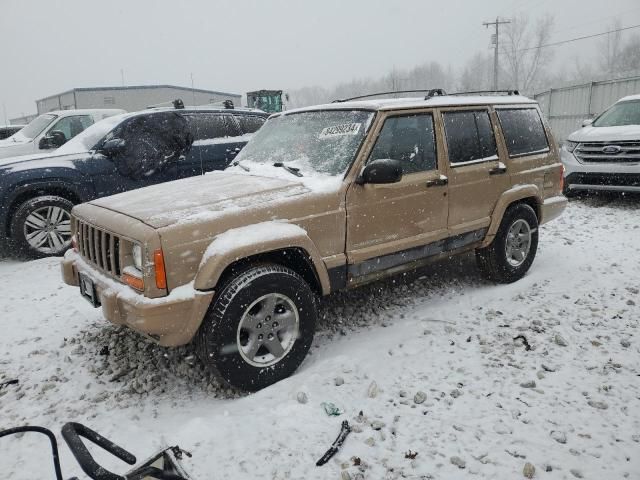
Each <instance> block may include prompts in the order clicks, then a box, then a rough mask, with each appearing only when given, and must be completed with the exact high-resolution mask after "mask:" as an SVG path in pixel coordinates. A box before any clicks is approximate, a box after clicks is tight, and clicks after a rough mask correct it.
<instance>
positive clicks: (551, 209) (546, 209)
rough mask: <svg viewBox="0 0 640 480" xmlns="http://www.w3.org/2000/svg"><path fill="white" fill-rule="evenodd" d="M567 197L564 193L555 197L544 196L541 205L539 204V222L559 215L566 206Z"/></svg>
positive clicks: (544, 221) (541, 222) (547, 220)
mask: <svg viewBox="0 0 640 480" xmlns="http://www.w3.org/2000/svg"><path fill="white" fill-rule="evenodd" d="M567 203H568V200H567V197H565V196H564V195H558V196H557V197H549V198H546V199H545V200H544V201H543V202H542V205H540V219H539V223H540V224H543V223H547V222H549V221H551V220H553V219H554V218H557V217H559V216H560V215H561V214H562V212H564V209H565V208H567Z"/></svg>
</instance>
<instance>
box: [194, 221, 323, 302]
mask: <svg viewBox="0 0 640 480" xmlns="http://www.w3.org/2000/svg"><path fill="white" fill-rule="evenodd" d="M292 248H297V249H300V250H302V251H303V252H304V253H305V254H307V255H308V257H309V260H310V261H311V264H312V266H313V269H314V270H315V274H316V277H317V279H318V282H319V284H320V288H321V291H322V294H323V295H327V294H328V293H329V292H330V290H331V288H330V284H329V274H328V272H327V268H326V266H325V264H324V261H323V260H322V256H321V255H320V252H319V251H318V249H317V247H316V246H315V244H314V243H313V241H312V240H311V239H310V238H309V236H308V235H307V232H306V231H305V230H304V229H303V228H301V227H299V226H298V225H295V224H291V223H284V222H274V221H270V222H262V223H258V224H253V225H248V226H246V227H239V228H233V229H230V230H227V231H226V232H224V233H222V234H220V235H218V236H216V237H215V238H214V239H213V241H212V242H211V243H210V244H209V247H207V249H206V251H205V253H204V255H203V256H202V260H201V262H200V267H199V268H198V273H197V274H196V277H195V280H194V287H195V289H196V290H213V289H215V288H216V286H217V285H218V281H219V280H220V277H221V276H222V273H223V272H224V271H225V269H226V268H227V267H229V266H230V265H231V264H233V263H234V262H236V261H238V260H242V259H244V258H247V257H251V256H254V255H259V254H265V253H270V252H275V251H278V250H283V249H292Z"/></svg>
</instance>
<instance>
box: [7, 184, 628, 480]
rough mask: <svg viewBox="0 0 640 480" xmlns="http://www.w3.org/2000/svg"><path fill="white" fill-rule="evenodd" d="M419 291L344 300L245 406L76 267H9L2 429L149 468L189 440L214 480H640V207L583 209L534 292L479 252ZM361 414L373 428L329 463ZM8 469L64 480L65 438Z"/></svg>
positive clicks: (13, 447) (437, 273)
mask: <svg viewBox="0 0 640 480" xmlns="http://www.w3.org/2000/svg"><path fill="white" fill-rule="evenodd" d="M412 280H413V281H412V282H407V281H404V280H403V279H395V280H393V281H385V282H382V283H377V284H374V285H371V286H367V287H364V288H362V289H360V290H357V291H353V292H349V293H344V294H338V295H336V296H334V297H333V298H330V299H328V300H326V301H325V302H324V306H323V309H322V314H323V319H322V322H321V325H320V328H319V332H318V334H317V337H316V341H315V344H314V347H312V354H311V355H310V356H309V357H308V358H307V360H306V361H305V362H304V364H303V365H302V367H301V368H300V370H299V371H298V372H297V373H296V374H295V375H294V376H293V377H291V378H289V379H287V380H285V381H283V382H280V383H279V384H277V385H274V386H272V387H270V388H267V389H265V390H263V391H261V392H259V393H256V394H253V395H246V396H243V395H237V394H235V393H233V392H229V391H225V390H224V389H222V388H220V387H219V386H217V385H215V384H211V383H210V382H209V380H208V379H207V376H206V375H205V374H204V372H203V370H202V367H201V365H200V364H199V363H198V361H197V360H196V359H195V357H194V353H193V351H192V350H191V349H189V348H180V349H176V350H167V349H163V348H160V347H157V346H155V345H153V344H151V343H149V342H148V341H146V340H144V339H143V338H141V337H139V336H137V335H135V334H133V333H131V332H129V331H127V330H120V329H117V328H115V327H113V326H111V325H109V324H107V323H106V322H105V321H104V320H103V319H102V317H101V314H100V310H94V309H92V308H91V307H90V305H89V304H88V303H87V302H86V301H84V300H83V299H81V298H80V296H79V294H78V292H77V290H76V289H75V288H71V287H67V286H63V285H62V283H61V281H60V278H59V268H58V260H56V259H46V260H39V261H33V262H28V263H22V262H18V261H14V260H4V261H1V262H0V299H1V300H0V326H1V329H0V382H2V381H5V380H8V379H13V378H17V379H19V381H20V383H19V385H17V386H16V385H9V386H6V387H5V388H3V389H2V390H0V429H2V428H6V427H9V426H18V425H23V424H33V425H42V426H46V427H49V428H51V429H53V430H55V431H56V432H57V433H58V432H59V431H60V427H61V426H62V425H63V423H64V422H67V421H70V420H74V421H79V422H82V423H85V424H87V425H88V426H90V427H91V428H94V429H95V430H97V431H98V432H100V433H102V434H103V435H105V436H106V437H107V438H110V439H112V440H114V441H115V442H117V443H119V444H121V445H123V446H124V447H125V448H127V449H128V450H130V451H132V452H133V453H135V454H136V455H138V459H139V460H141V459H143V458H144V457H146V456H147V455H149V454H151V453H152V452H153V451H155V450H156V449H158V448H159V447H160V446H161V445H162V444H163V443H168V444H171V445H174V444H178V445H180V446H181V447H182V448H184V449H186V450H188V451H190V452H191V453H192V454H193V457H192V458H190V459H186V461H185V462H184V466H185V468H186V469H187V470H188V471H189V472H190V473H191V475H192V476H193V478H194V479H195V480H200V479H201V480H204V479H216V478H221V479H222V478H233V479H245V478H246V479H256V478H258V479H262V478H266V479H302V478H305V479H327V478H329V479H342V480H344V479H349V478H350V479H354V480H355V479H357V478H366V479H387V478H388V479H391V478H416V479H418V478H425V479H427V478H437V479H453V478H456V479H457V478H478V479H490V478H495V479H507V478H508V479H517V478H524V477H523V468H524V466H525V464H526V463H527V462H529V463H531V464H532V465H533V466H534V467H535V477H534V478H540V479H543V478H544V479H550V480H551V479H573V478H585V479H597V480H601V479H607V480H609V479H618V478H629V479H638V478H640V443H639V442H640V378H639V375H640V330H639V322H640V295H639V289H640V198H638V197H637V196H636V197H632V198H620V197H609V196H607V197H597V198H590V199H585V200H576V201H572V202H571V204H570V206H569V208H568V210H567V211H566V213H565V214H564V216H563V217H561V218H560V219H558V220H556V221H554V222H552V223H550V224H548V225H546V226H544V227H543V228H542V229H541V239H540V248H539V251H538V257H537V259H536V261H535V262H534V264H533V267H532V269H531V271H530V272H529V274H528V275H527V276H526V277H525V278H524V279H523V280H521V281H519V282H517V283H515V284H512V285H506V286H505V285H492V284H490V283H487V282H485V281H484V280H482V279H481V278H480V277H479V276H478V274H477V273H476V271H475V269H474V268H473V262H472V261H471V259H468V258H467V259H461V260H457V261H455V262H454V263H452V264H448V265H447V264H438V265H435V266H432V267H429V268H427V269H425V270H423V271H421V272H420V273H418V274H417V275H415V276H414V277H413V278H412ZM518 335H522V336H524V337H525V338H526V339H527V341H528V343H529V344H530V346H531V349H530V350H527V349H526V348H525V346H524V345H523V344H522V341H521V340H516V341H514V337H517V336H518ZM105 347H107V348H105ZM107 350H108V352H107ZM342 382H344V383H342ZM340 383H342V384H340ZM300 392H304V394H305V395H304V396H306V397H307V399H308V401H307V402H306V403H300V402H299V401H298V397H299V396H302V395H299V393H300ZM419 392H421V393H419ZM423 394H424V395H423ZM425 396H426V399H425V398H424V397H425ZM421 397H422V398H421ZM422 400H424V401H422ZM416 401H418V402H420V401H422V402H421V403H416ZM322 402H333V403H334V404H335V405H336V406H338V407H339V408H340V409H341V410H343V411H344V413H343V414H342V415H340V416H337V417H335V416H334V417H330V416H328V415H327V414H326V413H325V411H324V409H323V407H322V406H321V403H322ZM360 412H362V416H360V415H359V413H360ZM343 419H347V420H349V422H350V424H351V425H352V426H353V427H354V432H352V433H351V434H350V435H349V437H348V438H347V440H346V442H345V444H344V446H343V448H342V449H341V450H340V452H339V453H338V454H337V455H336V456H335V457H334V458H333V459H332V460H330V461H329V463H328V464H327V465H325V466H323V467H316V466H315V462H316V460H317V459H319V458H320V457H321V456H322V454H323V453H324V452H325V450H326V449H327V448H328V447H329V445H330V444H331V443H332V442H333V440H334V439H335V437H336V435H337V434H338V431H339V429H340V423H341V421H342V420H343ZM59 438H60V437H59ZM409 451H411V452H413V453H417V455H416V456H415V458H414V459H411V458H407V457H408V456H413V455H409V453H410V452H409ZM61 455H62V467H63V471H64V473H65V476H66V477H69V476H71V475H72V474H76V475H80V474H81V472H80V470H79V468H78V466H77V465H76V464H75V462H74V461H73V460H72V458H71V455H70V453H69V451H68V450H67V449H66V446H64V445H62V446H61ZM456 457H457V458H456ZM98 458H99V459H100V460H103V461H104V462H105V464H106V465H108V466H109V467H111V468H112V469H114V470H115V471H117V472H123V471H125V467H126V466H125V465H124V464H119V463H118V462H117V461H115V462H114V461H112V460H111V459H109V458H105V457H104V456H101V455H98ZM358 464H359V465H358ZM0 471H2V472H3V473H2V476H3V478H10V479H12V480H18V479H35V478H37V479H40V478H42V479H44V478H53V476H52V473H51V466H50V461H49V452H48V447H47V444H46V442H45V440H44V439H42V438H39V437H38V436H37V435H34V434H27V435H24V436H23V437H22V438H20V439H16V438H6V439H0ZM345 472H347V473H345ZM81 478H84V477H82V476H81Z"/></svg>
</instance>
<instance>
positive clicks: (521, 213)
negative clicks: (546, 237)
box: [476, 203, 538, 283]
mask: <svg viewBox="0 0 640 480" xmlns="http://www.w3.org/2000/svg"><path fill="white" fill-rule="evenodd" d="M537 249H538V217H537V216H536V213H535V212H534V210H533V208H531V207H530V206H529V205H526V204H524V203H518V204H516V205H513V206H511V207H509V208H508V209H507V211H506V212H505V214H504V216H503V218H502V222H501V223H500V227H499V228H498V232H497V233H496V236H495V238H494V239H493V242H491V245H489V246H488V247H486V248H479V249H477V250H476V261H477V264H478V267H479V269H480V271H481V272H482V273H483V274H484V276H486V277H487V278H488V279H490V280H493V281H496V282H499V283H511V282H515V281H516V280H519V279H521V278H522V277H523V276H524V274H525V273H527V270H529V267H531V264H532V263H533V260H534V258H535V256H536V251H537Z"/></svg>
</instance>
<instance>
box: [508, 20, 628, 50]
mask: <svg viewBox="0 0 640 480" xmlns="http://www.w3.org/2000/svg"><path fill="white" fill-rule="evenodd" d="M638 27H640V25H632V26H630V27H624V28H616V29H615V30H609V31H608V32H602V33H595V34H593V35H586V36H584V37H577V38H570V39H569V40H562V41H560V42H554V43H547V44H545V45H538V46H536V47H528V48H521V49H520V50H516V52H526V51H527V50H537V49H539V48H545V47H555V46H556V45H563V44H565V43H571V42H577V41H578V40H586V39H587V38H595V37H601V36H603V35H608V34H610V33H616V32H622V31H623V30H631V29H632V28H638Z"/></svg>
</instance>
